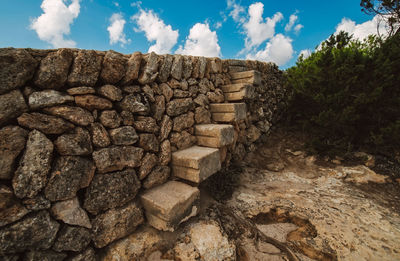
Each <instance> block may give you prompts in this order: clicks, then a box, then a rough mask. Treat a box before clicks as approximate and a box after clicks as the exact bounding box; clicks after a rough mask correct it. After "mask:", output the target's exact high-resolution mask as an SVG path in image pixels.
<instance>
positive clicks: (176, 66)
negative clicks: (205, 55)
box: [171, 55, 183, 81]
mask: <svg viewBox="0 0 400 261" xmlns="http://www.w3.org/2000/svg"><path fill="white" fill-rule="evenodd" d="M182 67H183V56H182V55H175V56H174V62H173V63H172V68H171V76H172V77H174V78H175V79H177V80H178V81H179V80H180V79H181V78H182V69H183V68H182Z"/></svg>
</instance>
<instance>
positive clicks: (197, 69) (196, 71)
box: [191, 56, 200, 79]
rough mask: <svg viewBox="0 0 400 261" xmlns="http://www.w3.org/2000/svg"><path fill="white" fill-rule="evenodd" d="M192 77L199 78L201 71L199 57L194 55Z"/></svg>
mask: <svg viewBox="0 0 400 261" xmlns="http://www.w3.org/2000/svg"><path fill="white" fill-rule="evenodd" d="M191 58H192V64H193V65H192V78H194V79H196V78H199V72H200V63H199V57H196V56H192V57H191Z"/></svg>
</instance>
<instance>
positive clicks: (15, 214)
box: [0, 185, 30, 227]
mask: <svg viewBox="0 0 400 261" xmlns="http://www.w3.org/2000/svg"><path fill="white" fill-rule="evenodd" d="M29 212H30V211H29V210H28V209H27V208H25V207H24V206H23V205H22V204H21V202H20V201H19V200H18V199H17V198H16V197H15V196H14V194H13V191H12V189H11V188H9V187H6V186H4V185H0V227H2V226H5V225H8V224H11V223H13V222H15V221H17V220H20V219H21V218H23V217H24V216H25V215H26V214H28V213H29Z"/></svg>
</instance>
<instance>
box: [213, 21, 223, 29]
mask: <svg viewBox="0 0 400 261" xmlns="http://www.w3.org/2000/svg"><path fill="white" fill-rule="evenodd" d="M214 27H215V29H219V28H221V27H222V22H216V23H215V25H214Z"/></svg>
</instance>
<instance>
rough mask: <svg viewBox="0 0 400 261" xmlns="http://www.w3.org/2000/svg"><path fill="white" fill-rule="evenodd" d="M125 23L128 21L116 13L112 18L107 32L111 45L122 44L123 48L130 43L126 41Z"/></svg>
mask: <svg viewBox="0 0 400 261" xmlns="http://www.w3.org/2000/svg"><path fill="white" fill-rule="evenodd" d="M125 23H126V21H125V19H124V18H123V17H122V15H121V14H117V13H115V14H113V15H112V16H111V17H110V26H108V27H107V31H108V33H109V35H110V44H116V43H118V42H120V43H121V45H122V46H123V45H124V44H127V43H129V42H130V40H129V39H128V40H127V39H126V36H125V34H124V26H125Z"/></svg>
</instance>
